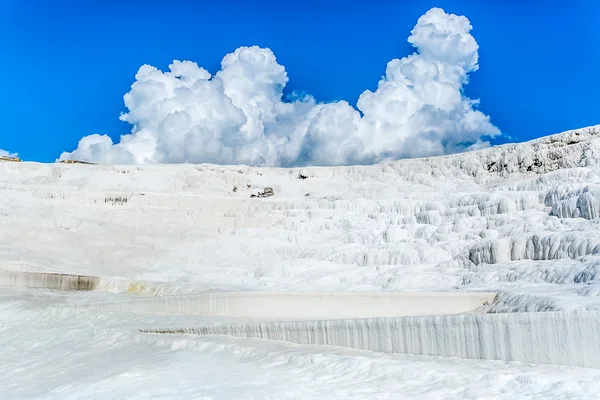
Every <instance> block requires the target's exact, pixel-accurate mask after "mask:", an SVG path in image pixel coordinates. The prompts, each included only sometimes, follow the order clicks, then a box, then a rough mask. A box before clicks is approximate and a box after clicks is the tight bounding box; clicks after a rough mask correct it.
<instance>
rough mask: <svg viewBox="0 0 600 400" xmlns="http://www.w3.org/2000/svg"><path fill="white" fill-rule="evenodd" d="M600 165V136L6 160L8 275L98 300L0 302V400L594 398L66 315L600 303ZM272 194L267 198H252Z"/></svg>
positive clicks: (28, 293)
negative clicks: (224, 294) (283, 306)
mask: <svg viewBox="0 0 600 400" xmlns="http://www.w3.org/2000/svg"><path fill="white" fill-rule="evenodd" d="M599 164H600V128H598V127H595V128H588V129H584V130H580V131H577V132H568V133H564V134H561V135H558V136H554V137H550V138H545V139H542V140H539V141H536V142H531V143H525V144H519V145H509V146H502V147H499V148H492V149H487V150H482V151H478V152H473V153H467V154H461V155H456V156H452V157H441V158H431V159H419V160H407V161H400V162H392V163H385V164H381V165H376V166H366V167H340V168H306V169H295V170H285V169H256V168H248V167H220V166H211V165H200V166H196V165H168V166H164V165H161V166H90V165H64V164H52V165H44V164H34V163H23V164H16V163H0V190H1V194H2V195H1V196H0V225H1V229H0V259H1V260H2V269H4V270H11V271H48V272H64V273H71V274H73V273H77V274H85V275H94V276H99V277H100V278H102V281H101V284H100V287H99V288H100V289H103V290H101V291H94V292H86V293H74V292H69V293H65V292H52V291H44V290H31V289H22V288H9V287H6V288H3V289H2V290H1V291H0V333H1V335H0V377H2V379H1V380H0V397H2V398H56V399H68V398H98V399H105V398H204V399H232V398H256V399H264V398H274V399H275V398H276V399H285V398H307V399H315V398H332V399H333V398H355V399H356V398H365V399H378V398H381V399H388V398H419V399H422V398H456V399H459V398H506V399H515V398H525V397H527V396H530V397H529V398H531V397H533V398H561V399H565V398H586V397H587V398H596V397H598V396H600V383H598V382H600V371H596V370H585V369H575V368H565V367H549V366H534V365H519V364H506V363H502V362H482V361H467V360H448V359H431V358H416V357H407V356H390V355H382V354H377V353H368V352H359V351H355V350H350V349H335V348H326V347H306V346H299V345H294V344H289V343H283V342H274V341H273V342H272V341H260V340H249V339H234V338H227V337H217V336H213V337H201V338H198V337H192V336H186V337H177V336H170V335H169V336H160V335H142V334H140V333H139V332H136V331H135V330H136V329H138V328H144V327H152V328H156V327H159V326H165V327H168V326H182V325H187V326H191V325H195V324H196V325H197V324H199V323H203V322H205V321H206V320H207V318H208V317H190V316H181V315H179V316H169V315H144V314H128V313H124V312H116V311H115V312H110V311H99V310H83V309H73V308H65V307H61V305H69V304H73V303H79V302H83V301H87V300H91V299H95V300H111V301H113V300H114V301H118V300H119V299H125V298H131V297H132V296H140V295H143V294H150V295H161V294H173V293H186V292H198V291H206V290H211V291H222V290H230V291H231V290H296V291H303V290H311V291H314V290H332V291H365V290H370V291H400V290H419V291H425V290H427V291H436V290H444V291H486V290H489V291H499V292H500V295H499V296H498V299H497V301H496V302H494V303H493V304H491V305H490V307H489V311H490V312H514V311H531V312H536V311H548V310H598V309H600V297H598V294H599V293H600V284H599V282H598V271H600V258H599V257H600V256H599V254H600V231H599V230H598V227H599V226H598V224H599V223H600V219H599V218H600V168H599ZM299 175H302V176H303V177H306V179H300V177H299ZM265 187H271V188H273V191H274V193H275V195H274V196H272V197H267V198H250V195H251V194H255V193H258V192H261V191H262V190H263V189H264V188H265ZM234 188H235V189H234ZM49 305H50V306H51V307H48V306H49ZM212 318H215V317H212ZM215 320H218V319H215ZM582 351H585V349H582Z"/></svg>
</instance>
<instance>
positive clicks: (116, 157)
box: [60, 8, 500, 166]
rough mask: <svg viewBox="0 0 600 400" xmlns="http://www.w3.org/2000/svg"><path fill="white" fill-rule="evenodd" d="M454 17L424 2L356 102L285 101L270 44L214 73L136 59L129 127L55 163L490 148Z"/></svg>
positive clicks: (271, 159)
mask: <svg viewBox="0 0 600 400" xmlns="http://www.w3.org/2000/svg"><path fill="white" fill-rule="evenodd" d="M471 29H472V27H471V24H470V23H469V20H468V19H467V18H465V17H463V16H457V15H453V14H447V13H445V12H444V11H443V10H441V9H439V8H433V9H431V10H429V11H428V12H427V13H425V14H424V15H423V16H421V17H420V18H419V20H418V21H417V24H416V25H415V27H414V29H413V30H412V31H411V35H410V37H409V38H408V42H409V43H410V44H412V45H413V46H414V47H415V49H416V51H415V52H414V53H413V54H411V55H409V56H407V57H404V58H401V59H394V60H391V61H390V62H389V63H388V64H387V68H386V71H385V76H384V77H383V78H382V79H381V80H380V81H379V83H378V86H377V89H376V90H375V91H370V90H366V91H364V92H363V93H362V94H361V96H360V98H359V99H358V102H357V104H356V107H353V106H351V105H350V104H348V103H347V102H345V101H338V102H332V103H319V102H318V101H317V100H315V99H314V98H313V97H312V96H309V95H303V96H300V95H294V96H292V98H288V99H283V89H284V87H285V85H286V84H287V82H288V76H287V73H286V71H285V68H284V67H283V66H282V65H280V64H279V63H278V62H277V59H276V58H275V55H274V54H273V52H272V51H271V50H270V49H267V48H260V47H257V46H253V47H240V48H238V49H236V50H235V51H234V52H233V53H230V54H227V55H226V56H225V57H224V58H223V60H222V62H221V69H220V70H219V71H218V72H217V73H216V74H214V75H212V74H211V73H210V72H208V71H207V70H205V69H204V68H202V67H200V66H198V65H197V64H196V63H194V62H191V61H174V62H173V63H172V64H171V65H170V66H169V71H166V72H163V71H160V70H158V69H156V68H154V67H152V66H150V65H144V66H142V67H141V68H140V69H139V71H138V73H137V74H136V77H135V78H136V81H135V82H134V83H133V85H132V86H131V90H130V91H129V93H127V94H126V95H125V97H124V100H125V106H126V107H127V109H128V112H127V113H125V114H123V115H122V116H121V119H122V120H123V121H127V122H129V123H131V124H132V125H133V128H132V131H131V133H130V134H126V135H123V136H121V138H120V141H119V142H118V143H113V142H112V140H111V139H110V138H109V137H108V136H106V135H98V134H94V135H90V136H86V137H84V138H83V139H81V141H80V142H79V145H78V147H77V149H76V150H75V151H73V152H70V153H68V152H65V153H63V154H62V155H61V156H60V159H79V160H85V161H93V162H99V163H113V164H114V163H123V164H130V163H178V162H190V163H200V162H210V163H218V164H248V165H264V166H292V165H342V164H363V163H374V162H378V161H381V160H383V159H397V158H404V157H416V156H427V155H440V154H448V153H453V152H457V151H462V150H467V149H474V148H480V147H485V146H488V145H489V143H488V142H487V139H489V138H490V137H493V136H496V135H498V134H499V133H500V131H499V130H498V129H497V128H496V127H495V126H494V125H492V124H491V123H490V120H489V117H488V116H486V115H484V114H483V113H481V112H480V111H479V110H477V109H476V106H477V101H476V100H472V99H469V98H467V97H465V95H464V94H463V91H462V89H463V86H464V85H465V84H466V83H467V81H468V74H469V73H470V72H473V71H476V70H477V69H478V48H479V46H478V45H477V42H476V41H475V39H474V38H473V36H472V35H471V34H470V31H471Z"/></svg>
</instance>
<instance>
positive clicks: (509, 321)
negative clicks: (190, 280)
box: [141, 311, 600, 368]
mask: <svg viewBox="0 0 600 400" xmlns="http://www.w3.org/2000/svg"><path fill="white" fill-rule="evenodd" d="M599 331H600V312H585V311H576V312H540V313H514V314H470V315H451V316H437V317H405V318H379V319H354V320H331V321H297V322H265V323H246V324H232V325H228V324H220V325H207V326H200V327H189V328H174V329H143V330H141V332H145V333H159V334H194V335H230V336H236V337H246V338H248V337H250V338H262V339H272V340H285V341H289V342H294V343H300V344H317V345H330V346H344V347H351V348H356V349H363V350H372V351H378V352H385V353H404V354H416V355H428V356H442V357H459V358H469V359H486V360H503V361H519V362H525V363H534V364H558V365H567V366H576V367H586V368H600V340H599V334H598V332H599Z"/></svg>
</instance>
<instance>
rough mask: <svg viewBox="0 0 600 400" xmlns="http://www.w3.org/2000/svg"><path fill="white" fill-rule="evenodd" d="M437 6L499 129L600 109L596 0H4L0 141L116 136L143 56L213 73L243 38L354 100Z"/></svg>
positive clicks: (9, 145) (26, 154) (123, 126)
mask: <svg viewBox="0 0 600 400" xmlns="http://www.w3.org/2000/svg"><path fill="white" fill-rule="evenodd" d="M242 3H243V4H242ZM431 7H441V8H443V9H444V10H445V11H446V12H447V13H454V14H459V15H464V16H466V17H467V18H468V19H469V21H470V22H471V24H472V25H473V31H472V32H471V33H472V35H473V36H474V37H475V39H476V40H477V43H478V44H479V70H478V71H475V72H473V73H471V74H470V83H469V84H468V85H467V86H466V87H465V94H466V95H467V96H468V97H470V98H478V99H480V100H481V104H480V106H479V109H480V110H481V111H482V112H483V113H484V114H486V115H489V116H490V117H491V122H492V123H493V124H494V125H495V126H496V127H498V128H499V129H500V130H501V131H502V134H503V137H500V138H498V137H497V138H496V139H494V140H493V141H492V143H498V142H502V141H506V139H505V138H506V137H511V138H512V139H513V140H515V141H523V140H528V139H532V138H536V137H539V136H544V135H547V134H550V133H556V132H560V131H563V130H568V129H574V128H579V127H583V126H588V125H594V124H598V123H600V119H599V118H598V116H599V114H598V104H599V103H600V101H599V100H598V93H600V74H599V70H600V68H599V65H600V51H599V50H598V49H600V30H599V29H597V27H596V24H597V18H598V16H600V2H597V1H592V0H590V1H585V0H575V1H571V2H565V1H553V0H546V1H543V0H524V1H500V0H498V1H493V0H491V1H485V2H484V1H477V0H471V1H458V0H455V1H451V0H438V1H426V0H419V1H409V0H405V1H397V0H396V1H387V0H382V1H378V2H370V4H367V2H358V1H356V2H350V1H338V0H333V1H328V2H325V1H317V0H304V1H289V2H287V1H267V0H264V1H259V0H255V1H245V2H242V1H238V2H234V1H229V0H222V1H216V2H215V1H211V2H205V1H181V0H179V1H178V0H173V1H169V2H165V1H153V0H144V1H137V0H132V1H127V2H122V1H112V0H103V1H98V0H89V1H75V0H54V1H50V0H47V1H41V0H38V1H34V0H0V54H2V62H1V63H0V74H1V76H2V77H3V83H2V94H3V95H2V97H1V99H0V102H1V104H0V106H1V110H2V116H3V118H1V119H0V148H2V149H5V150H9V151H11V152H17V153H19V155H20V156H21V157H22V158H23V159H26V160H36V161H42V162H52V161H54V160H55V159H56V158H57V157H58V156H59V155H60V154H61V152H62V151H72V150H74V149H75V148H76V147H77V143H78V141H79V139H81V138H82V137H83V136H86V135H89V134H93V133H102V134H107V135H109V136H110V137H111V138H113V140H114V141H118V138H119V136H120V135H122V134H126V133H129V132H130V130H131V125H129V124H128V123H125V122H122V121H120V120H119V115H120V113H121V112H125V111H126V108H125V106H124V102H123V95H124V94H125V93H127V92H128V91H129V90H130V86H131V84H132V83H133V82H134V81H135V77H134V76H135V74H136V72H137V70H138V68H139V67H140V66H141V65H143V64H151V65H153V66H156V67H157V68H160V69H162V70H164V69H166V68H167V67H168V65H169V64H170V63H171V62H172V60H174V59H179V60H192V61H195V62H197V63H198V64H199V65H201V66H203V67H204V68H206V69H207V70H208V71H209V72H211V73H215V72H216V71H217V70H218V69H219V65H220V62H221V59H222V58H223V56H224V55H225V54H227V53H229V52H232V51H234V50H235V49H236V48H238V47H239V46H251V45H258V46H261V47H268V48H270V49H271V50H272V51H273V53H274V54H275V56H276V57H277V61H278V62H279V63H280V64H282V65H283V66H285V69H286V71H287V74H288V76H289V83H288V85H287V86H286V88H285V92H286V93H289V92H291V91H293V90H297V91H306V92H308V93H310V94H311V95H313V96H314V97H315V98H317V99H318V100H319V101H333V100H339V99H344V100H347V101H348V102H349V103H350V104H351V105H355V104H356V101H357V99H358V97H359V95H360V94H361V93H362V92H363V91H364V90H365V89H371V90H375V89H376V88H377V82H378V80H379V79H380V78H381V76H382V75H383V74H384V72H385V67H386V63H387V62H388V61H390V60H391V59H393V58H401V57H404V56H407V55H409V54H410V53H412V52H413V51H414V49H413V48H412V47H411V46H410V44H409V43H408V42H407V37H408V36H409V35H410V31H411V29H412V28H413V27H414V26H415V23H416V21H417V20H418V18H419V17H420V16H421V15H423V14H424V13H425V12H427V10H429V9H430V8H431Z"/></svg>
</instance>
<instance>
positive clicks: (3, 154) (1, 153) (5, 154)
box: [0, 149, 18, 157]
mask: <svg viewBox="0 0 600 400" xmlns="http://www.w3.org/2000/svg"><path fill="white" fill-rule="evenodd" d="M17 156H18V154H17V153H10V152H8V151H6V150H2V149H0V157H17Z"/></svg>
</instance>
